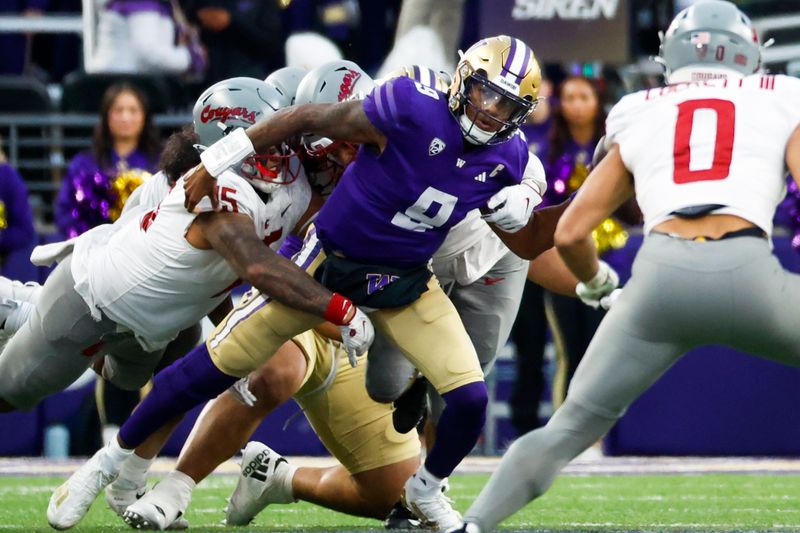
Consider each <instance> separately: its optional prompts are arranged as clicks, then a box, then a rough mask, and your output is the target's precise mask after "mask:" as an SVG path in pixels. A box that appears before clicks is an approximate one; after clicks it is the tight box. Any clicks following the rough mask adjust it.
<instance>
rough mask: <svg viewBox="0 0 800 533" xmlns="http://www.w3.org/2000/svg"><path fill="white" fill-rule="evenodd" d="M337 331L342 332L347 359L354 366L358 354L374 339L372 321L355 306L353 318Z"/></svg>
mask: <svg viewBox="0 0 800 533" xmlns="http://www.w3.org/2000/svg"><path fill="white" fill-rule="evenodd" d="M339 331H341V332H342V343H343V344H344V349H345V351H346V352H347V360H348V361H349V362H350V366H352V367H354V368H355V367H356V366H357V365H358V358H359V356H361V355H364V354H365V353H366V351H367V350H369V347H370V346H371V345H372V341H373V340H374V339H375V328H373V327H372V321H370V319H369V317H368V316H367V315H366V314H364V312H363V311H362V310H361V309H358V308H356V314H355V315H353V319H352V320H350V322H349V323H348V324H345V325H343V326H339Z"/></svg>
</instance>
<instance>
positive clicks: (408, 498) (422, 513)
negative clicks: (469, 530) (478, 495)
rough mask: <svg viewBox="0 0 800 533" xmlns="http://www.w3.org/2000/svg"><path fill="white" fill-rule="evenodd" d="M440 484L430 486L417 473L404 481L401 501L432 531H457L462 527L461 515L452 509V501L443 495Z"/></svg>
mask: <svg viewBox="0 0 800 533" xmlns="http://www.w3.org/2000/svg"><path fill="white" fill-rule="evenodd" d="M444 483H446V480H443V481H442V483H441V484H431V483H430V482H429V481H426V480H425V479H422V478H421V477H420V476H419V474H418V473H415V474H414V475H413V476H411V477H410V478H409V479H408V481H406V484H405V487H404V488H403V494H402V496H401V501H402V502H403V505H405V506H406V508H407V509H408V510H409V511H411V512H412V513H414V514H415V515H416V516H417V518H419V519H420V520H421V521H422V523H423V524H424V525H425V526H427V527H429V528H431V529H433V530H434V531H450V530H456V531H457V530H458V528H460V527H462V526H463V525H464V522H463V521H462V520H461V515H460V514H459V513H458V511H456V510H455V509H453V501H452V500H451V499H450V498H448V497H447V496H445V495H444V491H443V490H442V485H443V484H444Z"/></svg>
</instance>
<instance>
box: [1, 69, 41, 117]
mask: <svg viewBox="0 0 800 533" xmlns="http://www.w3.org/2000/svg"><path fill="white" fill-rule="evenodd" d="M52 110H53V102H52V100H51V99H50V95H49V94H48V93H47V87H46V86H45V84H44V83H42V82H40V81H39V80H37V79H35V78H28V77H25V76H0V113H31V112H41V113H44V112H47V111H52Z"/></svg>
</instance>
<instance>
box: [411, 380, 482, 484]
mask: <svg viewBox="0 0 800 533" xmlns="http://www.w3.org/2000/svg"><path fill="white" fill-rule="evenodd" d="M442 398H443V399H444V401H445V403H446V405H445V408H444V411H442V417H441V418H440V419H439V425H438V426H437V427H436V443H435V444H434V445H433V449H432V450H431V452H430V453H429V454H428V457H427V459H425V468H426V470H427V472H429V473H430V474H432V475H433V476H435V477H437V478H446V477H447V476H449V475H450V474H452V473H453V470H455V468H456V466H458V463H460V462H461V460H462V459H464V457H466V456H467V454H468V453H469V452H471V451H472V448H474V447H475V443H476V442H478V437H479V436H480V434H481V430H482V429H483V424H484V422H485V421H486V404H487V402H488V401H489V395H488V393H487V391H486V383H484V382H483V381H476V382H473V383H468V384H467V385H462V386H461V387H458V388H457V389H453V390H451V391H450V392H447V393H445V394H442Z"/></svg>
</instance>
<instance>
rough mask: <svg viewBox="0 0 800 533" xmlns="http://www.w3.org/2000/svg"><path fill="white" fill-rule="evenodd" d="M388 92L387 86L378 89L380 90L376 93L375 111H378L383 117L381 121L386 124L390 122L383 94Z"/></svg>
mask: <svg viewBox="0 0 800 533" xmlns="http://www.w3.org/2000/svg"><path fill="white" fill-rule="evenodd" d="M385 91H386V85H382V86H381V87H379V88H378V90H376V91H374V93H375V109H376V110H377V111H378V116H380V117H381V120H383V121H384V122H388V121H389V117H388V116H387V115H388V113H387V112H386V108H385V107H384V103H383V100H384V98H385V96H384V95H383V93H384V92H385Z"/></svg>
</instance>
